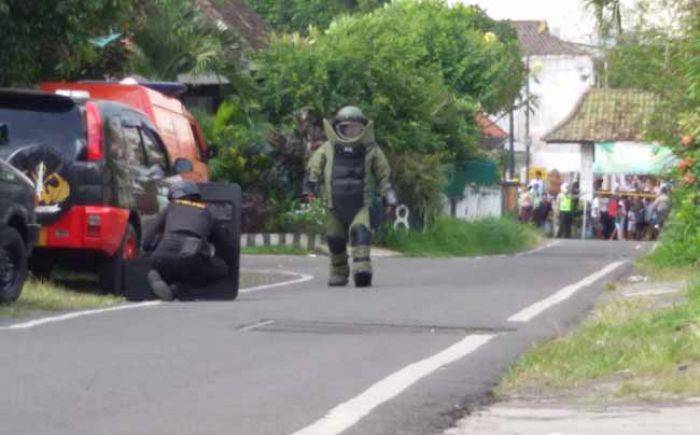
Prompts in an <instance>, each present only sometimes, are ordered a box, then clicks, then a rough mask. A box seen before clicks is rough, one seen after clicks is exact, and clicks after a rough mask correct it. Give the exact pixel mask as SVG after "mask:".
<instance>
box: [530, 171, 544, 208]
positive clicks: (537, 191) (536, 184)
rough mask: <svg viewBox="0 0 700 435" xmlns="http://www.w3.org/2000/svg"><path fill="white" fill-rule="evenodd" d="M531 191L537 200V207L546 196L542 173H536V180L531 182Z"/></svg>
mask: <svg viewBox="0 0 700 435" xmlns="http://www.w3.org/2000/svg"><path fill="white" fill-rule="evenodd" d="M530 189H531V191H532V196H533V198H534V200H535V207H537V206H538V205H539V203H540V201H541V200H542V196H543V195H544V180H542V172H541V171H536V172H535V179H534V180H532V181H531V182H530Z"/></svg>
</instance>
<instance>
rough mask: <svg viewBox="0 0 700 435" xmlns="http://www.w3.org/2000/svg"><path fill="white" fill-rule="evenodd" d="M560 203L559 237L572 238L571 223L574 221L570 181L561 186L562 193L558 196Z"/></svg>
mask: <svg viewBox="0 0 700 435" xmlns="http://www.w3.org/2000/svg"><path fill="white" fill-rule="evenodd" d="M557 202H558V203H559V232H558V233H557V237H559V238H565V239H570V238H571V225H572V223H573V215H574V209H573V206H574V204H573V198H572V196H571V193H570V192H569V183H564V184H562V186H561V193H559V196H558V197H557Z"/></svg>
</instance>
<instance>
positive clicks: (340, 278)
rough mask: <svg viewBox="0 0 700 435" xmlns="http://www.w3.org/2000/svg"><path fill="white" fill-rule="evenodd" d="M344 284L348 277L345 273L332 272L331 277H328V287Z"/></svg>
mask: <svg viewBox="0 0 700 435" xmlns="http://www.w3.org/2000/svg"><path fill="white" fill-rule="evenodd" d="M346 285H348V277H347V276H346V275H337V274H332V275H331V277H330V278H328V286H329V287H344V286H346Z"/></svg>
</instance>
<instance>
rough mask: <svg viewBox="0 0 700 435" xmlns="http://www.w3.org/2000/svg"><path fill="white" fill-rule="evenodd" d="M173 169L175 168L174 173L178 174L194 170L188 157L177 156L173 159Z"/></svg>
mask: <svg viewBox="0 0 700 435" xmlns="http://www.w3.org/2000/svg"><path fill="white" fill-rule="evenodd" d="M173 169H174V170H175V173H176V174H178V175H182V174H187V173H189V172H192V171H194V165H193V164H192V161H190V160H189V159H183V158H179V159H177V160H175V164H174V165H173Z"/></svg>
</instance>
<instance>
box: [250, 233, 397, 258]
mask: <svg viewBox="0 0 700 435" xmlns="http://www.w3.org/2000/svg"><path fill="white" fill-rule="evenodd" d="M263 246H265V247H269V246H295V247H297V248H303V249H307V250H308V251H310V252H314V251H315V252H319V253H322V254H326V255H328V246H326V238H325V237H323V236H321V235H320V234H299V233H245V234H241V248H256V247H263ZM400 255H401V254H399V253H398V252H393V251H390V250H388V249H385V248H380V247H377V246H372V257H397V256H400Z"/></svg>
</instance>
